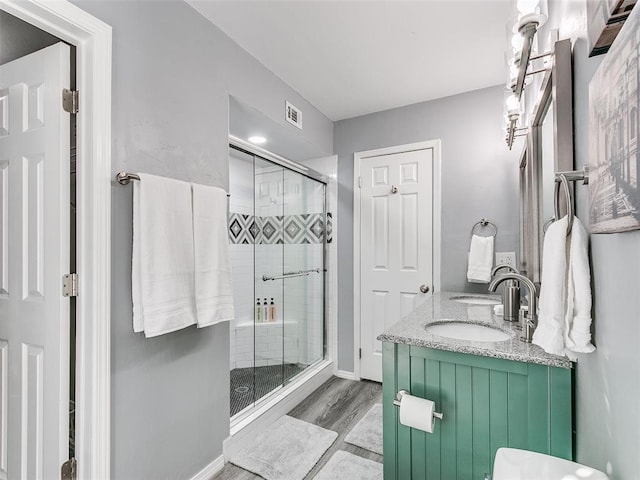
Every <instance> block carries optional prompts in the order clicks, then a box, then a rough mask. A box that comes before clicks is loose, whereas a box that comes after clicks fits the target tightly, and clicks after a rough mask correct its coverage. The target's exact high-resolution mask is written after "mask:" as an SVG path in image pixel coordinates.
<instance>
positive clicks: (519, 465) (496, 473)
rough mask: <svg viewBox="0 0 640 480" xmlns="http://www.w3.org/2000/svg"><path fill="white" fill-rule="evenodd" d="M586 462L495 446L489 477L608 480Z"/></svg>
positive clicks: (499, 478)
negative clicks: (580, 462)
mask: <svg viewBox="0 0 640 480" xmlns="http://www.w3.org/2000/svg"><path fill="white" fill-rule="evenodd" d="M608 478H609V477H607V476H606V475H605V474H604V473H602V472H600V471H598V470H595V469H593V468H591V467H587V466H586V465H580V464H579V463H574V462H570V461H569V460H563V459H561V458H556V457H552V456H550V455H544V454H542V453H535V452H529V451H527V450H518V449H516V448H504V447H503V448H499V449H498V451H497V452H496V459H495V462H494V464H493V480H608Z"/></svg>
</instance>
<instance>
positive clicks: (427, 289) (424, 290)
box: [420, 285, 429, 293]
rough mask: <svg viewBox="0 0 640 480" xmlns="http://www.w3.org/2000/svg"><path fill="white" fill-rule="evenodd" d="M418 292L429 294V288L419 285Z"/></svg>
mask: <svg viewBox="0 0 640 480" xmlns="http://www.w3.org/2000/svg"><path fill="white" fill-rule="evenodd" d="M420 291H421V292H422V293H429V286H428V285H420Z"/></svg>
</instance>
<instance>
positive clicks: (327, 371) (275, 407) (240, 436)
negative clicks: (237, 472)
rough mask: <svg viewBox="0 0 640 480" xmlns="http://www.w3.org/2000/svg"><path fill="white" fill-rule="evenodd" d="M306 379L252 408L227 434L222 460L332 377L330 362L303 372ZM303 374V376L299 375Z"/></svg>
mask: <svg viewBox="0 0 640 480" xmlns="http://www.w3.org/2000/svg"><path fill="white" fill-rule="evenodd" d="M305 373H306V378H303V379H300V380H301V381H296V382H294V384H295V385H294V384H290V385H288V386H286V387H285V388H283V389H282V390H281V392H279V393H278V394H276V395H273V396H271V397H270V398H269V399H268V400H267V401H265V402H264V403H263V404H262V405H260V406H256V408H255V410H254V411H252V412H251V413H250V414H249V415H248V416H247V417H246V418H243V419H242V420H241V421H239V422H237V423H235V425H232V427H231V432H230V433H231V435H230V436H229V437H227V439H226V440H225V441H224V442H223V447H222V449H223V452H224V458H226V459H229V458H230V457H231V456H232V455H233V454H234V453H237V452H238V451H240V450H241V449H242V448H243V447H244V445H246V442H247V441H249V439H251V438H253V437H255V436H256V435H257V434H258V433H260V432H262V431H264V430H265V429H266V428H267V427H268V426H269V425H270V424H271V423H273V422H275V421H276V420H277V419H279V418H280V417H281V416H283V415H286V414H287V413H288V412H290V411H291V410H292V409H293V408H294V407H295V406H296V405H298V404H299V403H300V402H302V401H303V400H304V399H305V398H307V397H308V396H309V395H310V394H311V393H312V392H313V391H314V390H315V389H316V388H318V387H319V386H320V385H322V384H323V383H325V382H326V381H327V380H329V379H330V378H331V376H332V375H333V362H331V361H325V362H323V363H322V364H320V365H317V366H316V367H315V368H312V371H311V372H305ZM303 375H304V374H303Z"/></svg>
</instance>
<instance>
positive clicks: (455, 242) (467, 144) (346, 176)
mask: <svg viewBox="0 0 640 480" xmlns="http://www.w3.org/2000/svg"><path fill="white" fill-rule="evenodd" d="M502 104H503V87H501V86H496V87H491V88H486V89H482V90H477V91H473V92H468V93H464V94H460V95H454V96H451V97H446V98H442V99H438V100H433V101H429V102H423V103H418V104H414V105H409V106H407V107H402V108H396V109H393V110H387V111H384V112H379V113H373V114H370V115H365V116H362V117H357V118H352V119H348V120H342V121H339V122H336V123H335V127H334V149H335V153H337V154H338V156H339V157H338V184H339V185H338V189H339V190H338V205H339V211H340V217H339V219H338V227H339V232H340V237H339V241H338V264H339V265H340V270H339V272H338V275H339V278H338V292H339V294H338V295H339V296H338V367H339V368H340V369H341V370H345V371H353V368H354V365H353V154H354V152H358V151H363V150H371V149H375V148H382V147H389V146H393V145H402V144H406V143H413V142H419V141H424V140H435V139H440V140H441V141H442V247H441V252H442V268H441V270H442V272H441V273H442V275H441V286H442V289H443V290H455V291H470V292H473V291H476V292H485V293H486V291H487V289H486V285H474V284H469V283H467V281H466V269H467V252H468V249H469V240H470V235H471V227H472V226H473V224H474V223H476V222H477V221H478V220H480V219H481V218H483V217H487V218H489V219H491V220H492V221H493V222H494V223H495V224H496V225H497V227H498V236H497V238H496V250H497V251H511V252H517V251H518V212H519V207H518V158H519V154H520V152H521V150H522V144H521V143H516V146H515V147H514V149H513V151H512V152H510V151H509V150H508V149H507V147H506V145H505V143H504V138H503V137H504V135H503V133H502Z"/></svg>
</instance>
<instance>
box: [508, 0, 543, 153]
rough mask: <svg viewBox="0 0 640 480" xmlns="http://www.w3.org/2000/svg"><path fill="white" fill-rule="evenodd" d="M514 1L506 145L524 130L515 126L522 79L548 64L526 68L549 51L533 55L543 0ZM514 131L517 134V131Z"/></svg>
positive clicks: (541, 20) (523, 80) (519, 114)
mask: <svg viewBox="0 0 640 480" xmlns="http://www.w3.org/2000/svg"><path fill="white" fill-rule="evenodd" d="M515 4H516V8H517V11H518V13H517V20H516V21H515V23H514V25H513V28H511V29H510V34H511V38H510V43H511V45H510V46H511V50H512V52H513V57H512V59H511V60H510V61H509V81H508V82H507V88H508V89H509V90H511V91H512V92H513V95H512V96H509V97H508V98H507V100H506V116H507V124H506V128H507V134H506V138H505V140H506V142H507V145H508V146H509V149H511V147H512V146H513V140H514V138H516V137H519V136H524V134H522V133H521V132H522V131H523V130H526V127H524V128H518V119H519V118H521V117H522V115H521V112H520V99H521V98H522V92H523V91H524V85H525V79H526V77H527V76H529V75H535V74H537V73H541V72H544V71H546V69H547V66H546V65H545V67H544V68H542V69H539V70H534V71H530V72H527V69H528V68H529V65H530V62H531V61H532V60H534V59H538V58H543V57H546V56H548V55H549V54H542V55H535V53H536V50H535V48H534V37H535V35H536V33H537V31H538V28H540V26H541V25H543V24H544V23H545V22H546V21H547V15H546V10H547V9H546V7H547V5H546V0H517V1H516V2H515ZM516 102H517V104H516ZM516 107H517V108H516ZM517 132H519V133H520V134H518V135H516V133H517Z"/></svg>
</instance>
